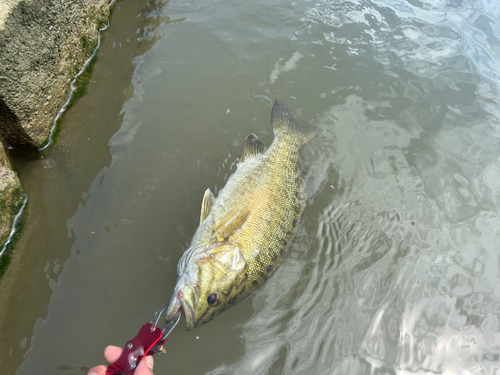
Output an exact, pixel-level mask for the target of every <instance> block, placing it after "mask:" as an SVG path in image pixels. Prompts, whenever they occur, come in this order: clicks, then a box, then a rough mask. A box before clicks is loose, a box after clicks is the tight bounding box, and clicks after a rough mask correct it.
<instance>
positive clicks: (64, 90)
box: [0, 0, 109, 249]
mask: <svg viewBox="0 0 500 375" xmlns="http://www.w3.org/2000/svg"><path fill="white" fill-rule="evenodd" d="M108 2H109V0H0V137H1V138H2V140H3V143H4V144H6V145H8V146H10V147H13V148H17V149H21V150H30V151H36V150H37V149H38V148H40V147H41V146H43V145H44V143H45V142H46V141H47V139H48V136H49V132H50V129H51V127H52V124H53V121H54V118H55V116H56V114H57V112H58V111H59V109H60V108H61V106H62V105H63V104H64V102H65V101H66V99H67V97H68V94H69V91H70V82H71V80H72V78H73V77H74V76H75V74H76V73H77V72H78V71H79V70H80V68H81V67H82V66H83V64H84V62H85V60H86V59H87V58H88V57H89V56H90V55H91V54H92V52H93V50H94V48H95V46H96V45H97V36H98V33H99V29H100V28H102V27H104V26H105V25H106V24H107V22H108V18H109V7H108ZM23 197H24V193H23V191H22V188H21V185H20V183H19V179H18V178H17V176H16V174H15V173H14V172H13V171H12V169H11V166H10V163H9V160H8V158H7V156H6V154H5V150H4V148H3V146H2V144H1V143H0V249H1V248H2V247H3V244H4V243H5V241H6V239H7V237H8V235H9V232H10V227H11V225H12V222H13V219H14V216H15V215H16V213H17V211H18V210H19V207H20V202H22V200H23Z"/></svg>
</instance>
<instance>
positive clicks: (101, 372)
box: [87, 365, 106, 375]
mask: <svg viewBox="0 0 500 375" xmlns="http://www.w3.org/2000/svg"><path fill="white" fill-rule="evenodd" d="M87 375H106V366H102V365H101V366H95V367H92V368H91V369H90V370H89V371H88V372H87Z"/></svg>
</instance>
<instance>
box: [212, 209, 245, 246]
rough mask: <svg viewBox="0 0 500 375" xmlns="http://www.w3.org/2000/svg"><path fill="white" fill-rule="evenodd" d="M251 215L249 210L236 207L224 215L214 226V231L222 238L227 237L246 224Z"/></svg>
mask: <svg viewBox="0 0 500 375" xmlns="http://www.w3.org/2000/svg"><path fill="white" fill-rule="evenodd" d="M249 215H250V211H249V210H247V209H244V208H240V207H234V208H232V209H231V210H229V212H228V213H227V214H226V215H224V217H223V218H222V220H221V221H220V222H219V223H218V224H217V225H216V226H215V227H214V229H213V232H214V233H215V234H216V235H217V236H218V237H220V239H226V238H228V237H229V236H231V235H232V234H233V233H234V232H236V231H237V230H238V229H240V228H241V227H242V226H243V224H245V221H246V220H247V219H248V216H249Z"/></svg>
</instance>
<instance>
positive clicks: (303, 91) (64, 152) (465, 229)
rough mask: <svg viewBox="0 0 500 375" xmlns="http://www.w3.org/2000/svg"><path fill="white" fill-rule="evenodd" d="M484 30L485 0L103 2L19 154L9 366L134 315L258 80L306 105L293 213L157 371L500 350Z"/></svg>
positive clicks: (141, 313)
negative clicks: (288, 243) (250, 288)
mask: <svg viewBox="0 0 500 375" xmlns="http://www.w3.org/2000/svg"><path fill="white" fill-rule="evenodd" d="M499 38H500V5H499V4H497V3H496V2H494V1H490V2H488V1H468V2H465V1H460V0H455V1H417V0H411V1H397V0H385V1H345V2H341V1H337V2H335V1H298V2H293V3H290V2H285V1H272V2H269V1H254V2H241V3H237V4H236V3H234V2H228V1H222V2H221V1H219V2H215V1H208V2H183V1H170V2H168V3H167V2H160V1H157V2H151V1H150V2H149V3H148V2H146V1H127V0H122V1H121V2H119V3H118V4H117V5H116V7H115V10H114V14H113V17H112V20H111V27H110V28H109V30H107V31H106V32H105V36H104V40H103V43H102V48H101V50H100V51H99V53H98V58H99V60H98V61H97V63H96V64H95V66H94V72H93V75H92V79H91V82H90V83H89V85H88V88H87V94H86V95H85V96H84V97H82V98H81V99H79V100H78V101H77V102H76V103H75V104H74V106H73V107H72V108H71V109H70V110H69V111H68V113H67V114H66V116H65V117H64V120H63V123H62V132H61V134H60V135H59V136H58V139H57V142H56V144H55V146H53V148H52V149H51V150H50V152H47V153H46V154H44V155H43V157H42V158H41V159H37V160H32V161H29V162H21V161H18V168H19V172H20V177H21V180H22V183H23V186H24V187H25V189H26V191H27V193H28V196H29V199H30V201H29V205H28V215H27V225H26V229H25V232H24V234H23V238H22V240H21V241H20V242H19V243H18V245H17V247H16V253H15V258H16V259H15V261H14V264H13V265H12V266H11V267H10V268H9V270H8V272H7V274H6V276H5V277H4V279H3V280H2V284H1V286H0V304H1V306H2V309H1V311H0V318H1V320H0V322H1V323H0V342H2V343H4V348H3V349H4V350H2V351H1V352H0V362H1V363H2V368H3V369H4V371H6V372H5V373H16V374H84V373H85V370H86V368H88V367H90V366H92V365H94V364H98V363H101V362H103V359H102V349H103V348H104V346H106V345H108V344H116V345H123V343H124V342H125V341H126V340H128V339H130V338H131V337H132V336H133V335H135V333H136V332H137V330H138V329H139V327H140V326H141V325H142V324H143V323H144V322H145V321H147V320H148V319H149V318H150V316H151V315H152V313H153V312H154V311H155V310H156V308H158V307H159V306H161V305H162V304H164V303H166V302H167V301H168V300H169V299H170V296H171V292H172V289H173V286H174V282H175V276H176V275H175V267H176V263H177V260H178V259H179V258H180V256H181V254H182V252H183V250H184V249H185V248H186V246H187V245H188V243H189V241H190V238H191V236H192V234H193V233H194V231H195V229H196V224H197V221H198V218H199V210H200V203H201V198H202V196H203V192H204V190H205V189H206V188H207V187H210V188H211V189H212V190H213V191H217V189H220V188H221V187H222V186H223V185H224V182H225V181H226V180H227V178H228V176H229V175H230V174H231V173H232V171H234V168H235V162H236V160H237V157H238V155H239V150H240V147H241V143H242V141H243V139H244V137H245V136H246V135H247V134H249V133H252V132H253V133H256V134H258V135H259V137H260V138H261V139H263V140H264V141H265V142H266V143H267V144H268V145H269V144H270V142H271V140H272V129H271V126H270V110H271V106H272V100H273V99H274V98H279V99H281V100H283V101H285V102H286V103H288V104H289V106H290V107H291V108H292V109H293V110H294V112H295V113H296V114H297V115H298V116H299V117H300V118H302V119H304V120H307V121H310V122H312V123H314V124H317V125H318V126H320V127H322V128H323V132H322V134H321V135H320V136H319V137H318V138H316V139H315V140H313V141H312V142H311V143H310V144H308V145H306V146H305V147H304V149H303V152H302V157H301V164H302V166H303V169H304V170H307V173H308V174H309V175H311V176H312V177H313V184H312V190H314V198H313V201H312V203H311V205H310V207H309V208H308V209H307V211H306V214H305V217H304V222H303V225H302V228H301V230H300V232H299V235H298V236H297V238H296V240H295V242H294V245H293V247H292V249H291V251H290V253H289V256H288V257H287V258H286V259H285V261H284V262H283V264H282V265H281V267H280V268H279V269H278V271H277V272H276V273H275V275H274V276H273V277H272V278H271V279H269V280H268V282H267V283H266V284H265V285H264V286H263V287H262V288H260V289H259V290H258V291H257V292H256V293H254V294H253V295H252V296H251V297H249V298H247V299H246V300H244V301H243V302H241V303H240V304H238V305H237V306H235V307H233V308H231V309H230V310H228V311H227V312H225V313H224V314H223V315H221V316H219V317H217V318H216V319H215V320H214V321H212V322H210V323H209V324H206V325H204V326H202V327H200V328H198V329H196V330H194V331H191V332H186V331H184V330H183V328H182V325H183V323H181V324H180V327H177V328H176V329H175V330H174V331H173V333H172V334H171V336H170V338H169V341H168V342H167V354H166V355H165V356H158V357H157V358H156V363H155V373H158V374H168V373H176V374H202V373H210V374H233V373H236V374H245V373H269V374H276V373H283V374H396V373H397V374H410V373H416V374H431V373H442V374H447V373H448V374H451V373H453V374H494V373H498V372H500V252H499V250H498V249H499V245H500V218H499V213H500V173H499V172H500V146H499V140H500V125H499V117H500V111H499V108H500V103H499V100H498V91H499V88H500V86H499V85H500V81H499V80H500V68H499V65H498V61H499V58H500V43H499ZM3 306H6V307H5V308H4V307H3Z"/></svg>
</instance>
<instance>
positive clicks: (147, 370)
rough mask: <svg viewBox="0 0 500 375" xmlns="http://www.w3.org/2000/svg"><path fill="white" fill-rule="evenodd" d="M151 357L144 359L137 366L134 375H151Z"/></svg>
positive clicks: (152, 362)
mask: <svg viewBox="0 0 500 375" xmlns="http://www.w3.org/2000/svg"><path fill="white" fill-rule="evenodd" d="M153 364H154V361H153V357H152V356H150V355H148V356H147V357H144V358H143V359H142V360H141V361H140V362H139V366H137V370H135V371H136V375H153Z"/></svg>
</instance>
